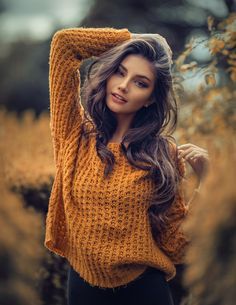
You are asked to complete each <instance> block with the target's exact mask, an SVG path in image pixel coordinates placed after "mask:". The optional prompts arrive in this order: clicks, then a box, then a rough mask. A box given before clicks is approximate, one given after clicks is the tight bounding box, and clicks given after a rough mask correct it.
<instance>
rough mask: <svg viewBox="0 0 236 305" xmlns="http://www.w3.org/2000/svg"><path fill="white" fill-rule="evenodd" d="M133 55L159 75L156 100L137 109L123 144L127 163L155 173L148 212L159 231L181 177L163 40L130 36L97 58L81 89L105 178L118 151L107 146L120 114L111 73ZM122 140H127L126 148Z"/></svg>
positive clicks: (149, 174) (168, 59) (174, 105)
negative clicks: (112, 101) (110, 95)
mask: <svg viewBox="0 0 236 305" xmlns="http://www.w3.org/2000/svg"><path fill="white" fill-rule="evenodd" d="M130 54H139V55H142V56H143V57H144V58H146V59H148V60H149V61H150V62H151V63H152V64H153V66H154V68H155V73H156V75H155V76H156V77H155V86H154V90H153V93H152V104H151V105H150V106H149V107H142V108H141V109H139V110H138V111H137V112H136V114H135V116H134V118H133V121H132V124H131V126H130V129H129V130H128V132H127V133H126V135H125V136H124V138H123V140H122V142H121V147H122V151H123V153H124V154H125V156H126V157H127V159H128V161H129V163H130V164H131V165H132V166H135V167H136V168H138V169H143V170H145V171H147V174H146V175H144V177H151V178H152V179H154V181H155V182H156V183H155V186H156V187H155V190H154V192H153V194H152V197H151V198H152V200H151V204H150V207H149V209H148V214H149V217H150V218H149V219H150V223H151V227H152V230H153V232H155V233H157V232H158V231H160V230H161V229H162V228H163V226H165V224H166V220H167V219H168V217H167V215H166V213H167V210H168V209H169V208H170V206H171V204H172V203H173V202H174V200H175V198H176V197H175V196H176V193H177V188H178V183H179V181H180V172H179V171H178V167H177V154H175V155H174V158H173V153H172V152H173V150H172V151H171V149H170V142H171V141H173V142H175V139H174V138H173V137H172V136H171V134H172V133H173V132H174V130H175V129H176V124H177V99H176V96H175V92H174V85H173V78H172V75H171V63H172V61H171V56H170V53H169V51H168V49H167V48H166V47H165V45H163V43H162V42H161V41H160V40H159V39H156V38H152V37H148V38H136V39H130V40H128V41H125V42H123V43H121V44H119V45H117V46H115V47H113V48H111V49H110V50H108V51H106V52H104V53H103V54H101V55H100V56H99V57H96V58H95V60H94V61H93V62H92V64H90V66H89V68H88V70H87V76H86V79H85V81H84V85H83V87H82V98H83V102H84V105H85V106H84V107H85V123H91V124H90V125H91V126H93V128H92V129H90V130H89V131H88V130H87V134H88V133H91V132H92V133H95V135H96V150H97V154H98V156H99V158H100V159H101V160H102V162H105V164H106V166H105V170H104V176H105V178H106V177H107V176H108V175H109V173H110V172H111V171H112V169H113V166H114V162H115V158H114V154H113V153H112V151H110V150H109V148H108V147H107V144H108V142H109V140H110V139H111V138H112V135H113V133H114V132H115V130H116V128H117V120H116V117H115V115H114V114H113V112H112V111H110V109H109V108H108V107H107V105H106V84H107V80H108V79H109V77H111V76H112V75H113V74H114V73H116V71H117V69H118V67H119V65H120V63H121V62H122V61H123V60H124V59H125V57H126V56H128V55H130ZM84 130H85V129H84ZM85 134H86V132H85ZM124 142H127V143H129V144H128V146H127V148H126V146H125V145H124Z"/></svg>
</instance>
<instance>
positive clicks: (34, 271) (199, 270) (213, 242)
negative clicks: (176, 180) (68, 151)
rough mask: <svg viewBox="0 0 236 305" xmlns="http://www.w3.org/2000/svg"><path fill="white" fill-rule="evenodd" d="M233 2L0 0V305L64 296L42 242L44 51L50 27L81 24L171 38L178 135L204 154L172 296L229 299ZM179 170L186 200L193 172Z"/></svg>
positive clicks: (188, 301)
mask: <svg viewBox="0 0 236 305" xmlns="http://www.w3.org/2000/svg"><path fill="white" fill-rule="evenodd" d="M235 9H236V2H235V1H234V0H207V1H206V0H173V1H161V0H145V1H144V0H142V1H141V0H136V1H134V0H117V1H109V0H97V1H96V0H94V1H92V0H60V1H59V0H58V1H56V0H41V1H36V0H31V1H30V0H20V1H17V0H0V43H1V48H0V71H1V72H0V169H1V172H0V191H1V192H0V194H1V202H0V203H1V204H0V228H1V233H0V304H1V305H12V304H14V305H18V304H19V305H21V304H24V305H28V304H29V305H32V304H34V305H39V304H42V305H54V304H55V305H62V304H66V295H65V293H66V272H67V264H66V262H65V260H64V259H62V258H60V257H58V256H56V255H54V254H52V253H49V251H48V250H46V249H45V248H44V246H43V241H44V232H45V231H44V230H45V216H46V212H47V207H48V200H49V195H50V190H51V187H52V182H53V179H54V174H55V167H54V162H53V149H52V142H51V136H50V129H49V90H48V68H49V67H48V61H49V47H50V41H51V39H52V36H53V34H54V33H55V32H56V31H57V30H58V29H61V28H68V27H78V26H84V27H116V28H128V29H129V30H130V32H133V33H159V34H161V35H163V36H165V37H166V39H167V41H168V43H169V44H170V46H171V48H172V50H173V54H174V63H173V75H174V76H175V79H176V80H178V83H179V85H182V90H180V88H181V87H180V86H178V88H177V87H176V93H177V94H178V96H179V98H178V103H179V108H180V111H179V122H178V128H177V130H176V131H175V133H174V136H175V137H176V139H177V143H178V144H179V145H181V144H184V143H189V142H190V143H194V144H196V145H199V146H201V147H203V148H204V149H207V150H208V152H209V155H210V161H211V163H210V168H209V172H208V175H207V176H206V179H205V180H204V183H203V187H202V191H201V194H200V195H199V197H198V198H197V199H195V201H194V202H193V203H192V210H191V215H190V216H189V219H188V220H187V222H186V224H185V229H186V233H187V234H189V235H190V236H191V238H192V244H191V246H190V248H189V251H188V253H187V258H188V260H187V263H186V265H184V266H178V274H177V276H176V278H175V279H174V280H173V281H171V283H170V285H171V289H172V291H173V295H174V298H175V305H177V304H181V305H184V304H185V305H196V304H199V305H213V304H214V305H221V304H222V305H231V304H232V305H233V304H234V303H233V302H235V301H234V300H235V299H236V292H235V289H234V287H235V283H236V275H235V272H234V271H235V270H236V230H235V229H236V224H235V214H236V213H235V212H236V204H235V203H236V191H235V178H236V177H235V176H236V175H235V172H236V166H235V161H236V160H235V159H236V158H235V157H236V154H235V147H236V146H235V144H236V143H235V127H236V124H235V123H236V107H235V98H236V90H235V83H236V52H235V47H236V13H235ZM108 12H109V13H108ZM187 170H188V180H187V181H186V198H187V199H188V198H190V197H191V194H192V191H193V189H194V186H195V185H196V178H195V176H194V175H193V173H192V171H191V168H190V167H189V166H187Z"/></svg>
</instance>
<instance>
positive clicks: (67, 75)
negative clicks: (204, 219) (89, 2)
mask: <svg viewBox="0 0 236 305" xmlns="http://www.w3.org/2000/svg"><path fill="white" fill-rule="evenodd" d="M93 56H96V58H95V59H96V60H95V61H94V63H93V64H92V65H91V66H90V69H89V71H88V78H87V80H86V81H85V84H84V86H83V92H82V97H83V104H85V106H84V107H85V109H84V107H83V106H82V104H81V100H80V74H79V70H78V69H79V67H80V64H81V62H82V60H85V59H88V58H90V57H93ZM49 63H50V73H49V82H50V84H49V85H50V114H51V120H50V127H51V132H52V140H53V147H54V158H55V165H56V175H55V180H54V183H53V187H52V191H51V196H50V202H49V209H48V214H47V219H46V236H45V246H46V247H47V248H48V249H49V250H51V251H53V252H54V253H56V254H58V255H60V256H62V257H65V258H66V259H67V261H68V263H69V271H68V287H67V288H68V290H67V291H68V304H69V305H72V304H73V305H74V304H81V305H83V304H86V305H89V304H103V305H104V304H122V305H125V304H145V305H148V304H149V305H152V304H156V305H157V304H162V305H163V304H165V305H168V304H173V301H172V296H171V293H170V290H169V286H168V281H169V280H170V279H172V278H173V277H174V276H175V274H176V269H175V264H180V263H182V262H183V260H184V253H185V248H186V246H187V245H188V243H189V240H188V239H187V238H186V237H185V236H184V234H183V232H182V231H181V228H180V225H181V223H182V221H183V219H184V218H185V216H186V215H187V211H188V206H187V204H186V203H185V201H184V198H183V191H182V188H181V181H182V177H183V176H184V172H185V170H184V162H183V160H184V159H183V158H182V157H181V158H178V153H179V152H178V149H177V146H176V144H175V143H174V139H173V138H172V137H171V136H170V134H171V132H172V131H173V130H174V128H175V126H176V121H177V106H176V100H175V97H174V93H173V88H172V78H171V72H170V68H171V51H170V49H169V46H168V44H167V43H166V41H165V39H164V38H162V37H161V36H160V35H141V36H140V35H137V34H131V33H130V32H129V31H128V30H127V29H113V28H73V29H64V30H60V31H58V32H57V33H55V35H54V36H53V39H52V43H51V50H50V61H49ZM164 131H165V133H166V134H164ZM171 139H172V140H171ZM186 145H187V146H186ZM202 151H203V150H202V149H201V148H199V147H197V146H194V145H192V144H185V146H182V148H181V154H182V156H184V157H185V158H186V160H188V161H189V160H190V158H192V159H191V162H192V163H191V165H192V166H193V168H194V170H195V171H196V174H197V175H198V176H199V178H201V177H200V176H201V171H200V170H199V169H200V167H201V166H202V164H203V163H204V162H205V161H206V160H207V158H206V157H205V156H204V154H203V153H202ZM203 161H204V162H203ZM199 164H200V166H199Z"/></svg>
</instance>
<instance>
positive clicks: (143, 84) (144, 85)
mask: <svg viewBox="0 0 236 305" xmlns="http://www.w3.org/2000/svg"><path fill="white" fill-rule="evenodd" d="M117 73H119V74H121V75H124V72H122V71H121V69H117ZM137 83H139V84H141V87H143V88H146V87H148V86H147V85H146V84H145V83H143V82H140V81H137Z"/></svg>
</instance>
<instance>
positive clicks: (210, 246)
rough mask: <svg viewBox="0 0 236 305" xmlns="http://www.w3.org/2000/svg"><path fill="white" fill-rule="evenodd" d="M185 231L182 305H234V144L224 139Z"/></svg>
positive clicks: (235, 293) (235, 279)
mask: <svg viewBox="0 0 236 305" xmlns="http://www.w3.org/2000/svg"><path fill="white" fill-rule="evenodd" d="M225 137H226V138H227V139H228V140H226V141H225V143H224V144H225V145H224V146H223V147H222V149H221V152H220V154H218V156H217V157H213V159H212V167H211V169H210V171H209V173H208V176H207V179H206V181H205V183H204V186H203V188H202V191H201V194H200V197H198V198H197V200H196V201H195V202H193V206H192V210H191V214H190V215H189V217H188V219H187V221H186V222H185V226H184V229H185V231H186V232H187V233H188V234H189V236H190V238H191V245H190V247H189V249H188V251H187V268H186V270H185V273H184V281H183V283H184V285H185V286H186V287H187V288H188V289H189V290H190V291H191V294H190V295H189V297H187V298H185V300H184V301H183V303H182V305H184V304H186V305H187V304H188V305H222V304H224V305H226V304H227V305H234V304H235V299H236V290H235V283H236V273H235V270H236V222H235V215H236V188H235V179H236V171H235V164H236V154H235V151H236V141H235V139H234V138H232V137H229V136H227V132H226V134H225Z"/></svg>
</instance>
